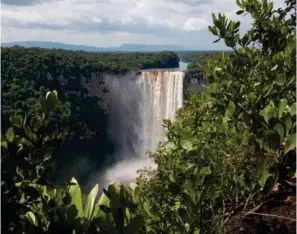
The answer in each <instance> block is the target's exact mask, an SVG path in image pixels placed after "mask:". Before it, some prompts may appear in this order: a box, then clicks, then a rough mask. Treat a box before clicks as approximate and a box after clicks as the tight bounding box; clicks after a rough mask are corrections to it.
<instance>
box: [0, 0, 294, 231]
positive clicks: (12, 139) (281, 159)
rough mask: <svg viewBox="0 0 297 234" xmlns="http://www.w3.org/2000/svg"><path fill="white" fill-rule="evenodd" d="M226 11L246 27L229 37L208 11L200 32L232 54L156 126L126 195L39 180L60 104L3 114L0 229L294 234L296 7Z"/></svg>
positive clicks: (51, 101) (246, 2) (231, 29)
mask: <svg viewBox="0 0 297 234" xmlns="http://www.w3.org/2000/svg"><path fill="white" fill-rule="evenodd" d="M237 5H238V7H239V10H238V11H237V14H239V15H240V14H249V15H250V16H251V17H252V19H253V23H252V26H251V29H250V30H248V31H247V32H246V33H245V34H244V35H240V34H239V27H240V22H234V21H232V20H228V19H227V18H226V16H225V15H224V14H218V15H214V14H213V25H212V26H209V30H210V32H212V33H213V34H214V35H216V36H217V37H218V40H224V42H225V44H226V45H227V46H228V47H230V48H231V49H232V50H233V51H234V52H233V53H232V54H229V55H226V54H224V53H222V54H220V55H219V56H218V57H217V58H209V59H207V60H206V61H205V63H204V64H202V65H201V67H200V69H202V71H203V73H204V74H205V76H206V77H207V79H208V81H209V85H208V87H207V88H206V90H205V91H204V92H203V93H200V94H193V93H192V94H191V95H190V98H189V99H188V100H187V101H186V102H185V104H184V106H183V107H182V108H181V109H180V110H179V111H178V113H177V116H176V120H175V121H174V122H171V121H169V120H164V126H165V127H166V136H167V139H168V140H167V141H166V142H164V143H160V144H159V147H158V149H157V150H156V151H155V152H151V153H150V157H152V158H153V159H154V161H155V163H156V164H157V167H156V169H154V170H153V169H150V170H149V169H147V170H143V171H142V172H141V174H140V176H139V177H138V178H137V180H136V183H132V184H131V185H130V186H129V187H124V186H123V185H117V184H114V183H111V184H110V185H109V186H108V188H107V189H103V192H102V193H101V194H100V196H99V185H95V186H94V187H93V189H92V190H91V191H90V193H89V194H88V196H87V197H86V198H84V196H83V195H82V192H81V189H80V186H79V184H78V182H77V180H76V179H75V178H72V179H71V180H70V181H69V182H67V183H66V184H62V185H61V184H59V185H57V184H55V183H54V182H53V181H52V180H51V177H50V174H51V173H53V171H54V167H53V166H52V162H51V157H50V156H51V152H52V150H53V148H52V147H53V146H58V142H59V139H60V138H61V137H64V136H67V134H69V133H68V132H67V130H64V129H61V130H60V132H57V131H52V128H48V127H47V126H49V124H50V120H51V119H52V117H53V113H54V110H55V109H58V108H59V106H60V105H64V104H63V103H59V100H58V92H57V91H55V90H53V91H49V92H47V94H46V97H45V98H41V99H40V102H39V103H38V105H37V104H36V105H37V106H36V111H35V113H36V114H35V115H34V116H33V114H32V116H31V117H28V116H27V115H26V114H25V113H23V114H21V113H17V114H13V115H12V116H11V117H10V119H9V121H10V124H11V127H9V128H8V129H6V131H5V133H4V134H3V136H2V143H1V146H2V147H1V149H2V151H5V152H6V155H7V157H4V158H2V184H1V193H2V209H3V210H5V212H6V213H5V216H3V215H2V231H4V233H195V234H198V233H247V232H248V231H249V232H250V231H254V233H294V232H296V229H295V225H296V203H295V201H296V198H295V197H296V187H295V184H296V181H295V180H296V173H295V171H296V157H295V156H296V87H295V84H296V63H295V57H296V32H295V21H296V13H295V11H294V9H295V5H296V2H295V1H286V7H284V8H280V9H275V8H273V4H272V3H270V2H269V1H267V0H261V1H257V0H237ZM29 123H30V124H29ZM4 164H5V165H7V167H6V166H5V167H4V166H3V165H4ZM283 210H286V211H290V212H289V213H288V212H286V214H284V213H282V211H283Z"/></svg>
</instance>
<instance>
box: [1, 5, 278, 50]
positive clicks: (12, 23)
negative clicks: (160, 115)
mask: <svg viewBox="0 0 297 234" xmlns="http://www.w3.org/2000/svg"><path fill="white" fill-rule="evenodd" d="M276 1H277V3H279V2H280V1H281V0H276ZM278 5H279V4H278ZM236 10H237V6H236V3H235V0H220V1H215V0H162V1H160V0H83V1H82V0H31V1H29V0H3V1H2V6H1V14H2V16H1V19H2V28H1V30H2V41H4V42H7V41H21V40H23V41H24V40H44V41H60V42H64V43H72V44H84V45H93V46H116V45H120V44H122V43H146V44H182V45H185V46H187V45H188V46H190V47H193V46H195V47H201V48H205V47H207V48H206V49H212V48H215V47H213V44H211V41H213V39H214V38H213V37H212V35H211V34H210V33H209V32H208V31H207V27H208V25H210V24H212V18H211V13H212V12H214V13H218V12H225V13H226V14H227V15H228V16H230V17H231V18H234V19H237V18H238V16H236V14H235V12H236ZM248 24H249V23H248V20H245V21H244V25H243V27H244V28H247V27H248ZM201 38H202V39H203V40H201ZM197 43H200V44H197Z"/></svg>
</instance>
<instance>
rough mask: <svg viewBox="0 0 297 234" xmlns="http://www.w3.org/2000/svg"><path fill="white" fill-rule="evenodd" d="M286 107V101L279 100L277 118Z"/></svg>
mask: <svg viewBox="0 0 297 234" xmlns="http://www.w3.org/2000/svg"><path fill="white" fill-rule="evenodd" d="M287 105H288V101H287V100H286V99H281V100H280V102H279V107H278V116H279V118H280V117H281V116H282V114H283V113H284V112H285V110H286V107H287Z"/></svg>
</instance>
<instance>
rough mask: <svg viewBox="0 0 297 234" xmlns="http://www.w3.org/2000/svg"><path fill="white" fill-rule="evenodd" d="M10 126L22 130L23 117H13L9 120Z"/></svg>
mask: <svg viewBox="0 0 297 234" xmlns="http://www.w3.org/2000/svg"><path fill="white" fill-rule="evenodd" d="M9 120H10V122H11V124H12V125H13V126H15V127H18V128H22V126H23V116H21V115H14V116H11V117H10V118H9Z"/></svg>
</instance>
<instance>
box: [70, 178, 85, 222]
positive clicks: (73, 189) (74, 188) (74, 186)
mask: <svg viewBox="0 0 297 234" xmlns="http://www.w3.org/2000/svg"><path fill="white" fill-rule="evenodd" d="M69 193H70V195H71V204H73V205H75V206H76V209H77V216H78V217H83V206H82V198H81V190H80V186H79V184H78V182H77V180H76V179H75V178H74V177H72V179H71V181H70V188H69Z"/></svg>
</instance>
